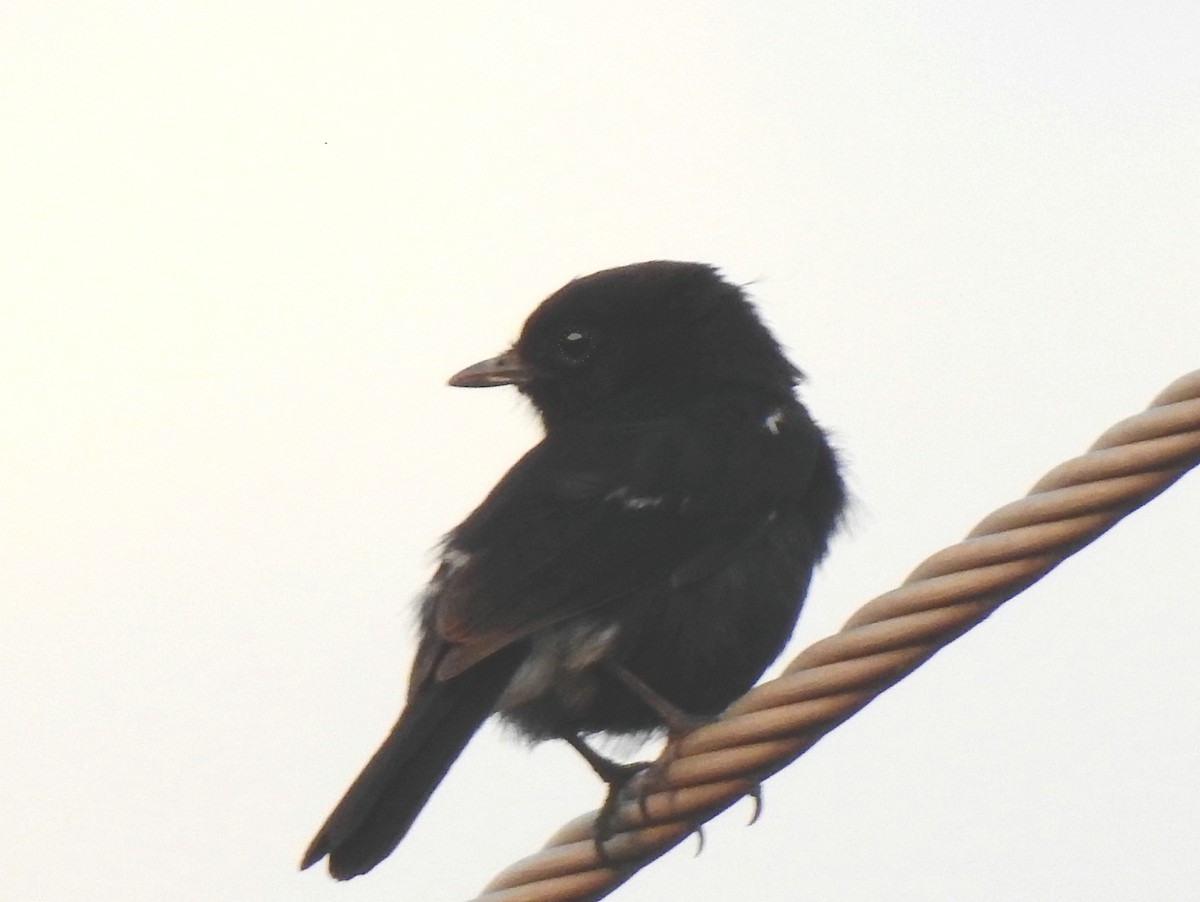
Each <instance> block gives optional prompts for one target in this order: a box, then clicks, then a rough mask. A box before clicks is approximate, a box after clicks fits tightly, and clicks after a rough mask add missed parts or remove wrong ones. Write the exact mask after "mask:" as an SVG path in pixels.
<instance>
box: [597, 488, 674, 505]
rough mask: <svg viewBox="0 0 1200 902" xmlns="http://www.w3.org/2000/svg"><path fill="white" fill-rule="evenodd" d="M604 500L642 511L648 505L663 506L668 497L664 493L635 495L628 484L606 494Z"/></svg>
mask: <svg viewBox="0 0 1200 902" xmlns="http://www.w3.org/2000/svg"><path fill="white" fill-rule="evenodd" d="M604 500H605V501H617V502H620V504H621V506H622V507H624V508H626V509H628V510H631V511H640V510H644V509H646V508H648V507H661V506H662V505H663V504H664V503H665V502H666V500H667V499H666V498H664V497H663V496H662V495H635V494H633V492H631V491H630V490H629V488H628V486H622V487H621V488H619V489H613V490H612V491H611V492H609V493H608V494H607V495H605V496H604Z"/></svg>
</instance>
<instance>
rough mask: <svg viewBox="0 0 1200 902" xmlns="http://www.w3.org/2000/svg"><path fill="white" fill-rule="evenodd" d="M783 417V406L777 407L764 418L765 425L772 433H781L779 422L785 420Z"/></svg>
mask: <svg viewBox="0 0 1200 902" xmlns="http://www.w3.org/2000/svg"><path fill="white" fill-rule="evenodd" d="M783 417H784V413H783V408H782V407H776V408H775V409H774V410H772V411H771V412H770V413H769V414H767V418H766V419H765V420H763V426H764V427H765V428H766V430H767V432H769V433H771V435H779V424H780V423H782V422H783Z"/></svg>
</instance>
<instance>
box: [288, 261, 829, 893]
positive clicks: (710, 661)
mask: <svg viewBox="0 0 1200 902" xmlns="http://www.w3.org/2000/svg"><path fill="white" fill-rule="evenodd" d="M800 378H801V376H800V372H799V371H798V370H797V369H796V368H795V367H793V366H792V364H791V363H790V362H789V361H788V360H787V358H786V357H785V356H784V354H783V352H782V351H781V350H780V348H779V345H778V344H777V343H776V341H775V340H774V338H773V337H772V336H771V334H770V332H769V331H768V330H767V329H766V327H765V326H764V325H763V324H762V322H761V320H760V319H759V318H758V316H757V314H756V312H755V310H754V308H753V306H752V305H751V304H750V303H749V302H748V301H747V299H746V297H745V295H744V293H743V291H742V290H741V288H739V287H738V286H736V285H733V284H730V283H729V282H726V281H724V280H723V279H722V278H721V277H720V276H719V274H718V273H717V271H716V270H714V269H713V268H712V267H709V266H705V265H702V264H697V263H678V262H669V261H656V262H650V263H640V264H634V265H631V266H624V267H620V268H617V269H611V270H605V271H603V272H599V273H595V274H593V275H590V276H587V277H584V278H580V279H576V280H575V281H573V282H571V283H569V284H568V285H566V286H565V287H564V288H562V289H560V290H559V291H557V292H556V293H555V294H553V295H551V296H550V297H549V298H548V299H547V300H546V301H545V302H543V303H542V305H541V306H540V307H538V309H537V310H535V311H534V312H533V314H532V315H531V316H530V317H529V319H528V321H527V322H526V323H525V327H524V329H523V330H522V332H521V336H520V338H519V339H518V341H517V343H516V345H515V346H514V347H513V348H512V349H511V350H509V351H507V352H505V353H504V354H502V355H500V356H499V357H496V358H492V359H491V360H486V361H483V362H482V363H479V364H476V365H475V366H473V367H468V368H467V369H466V370H463V371H462V372H461V373H459V374H458V375H456V376H455V377H454V378H453V379H452V380H451V384H453V385H460V386H487V385H504V384H515V385H516V386H517V387H518V388H519V389H520V391H521V392H522V393H523V394H525V395H526V396H527V397H528V398H529V400H530V401H531V402H532V403H533V405H534V407H535V408H536V409H537V411H538V413H539V414H540V415H541V418H542V421H543V424H544V426H545V432H546V434H545V438H543V439H542V441H541V442H539V443H538V444H537V445H536V446H535V447H534V448H533V449H532V450H530V451H529V452H528V453H527V454H526V455H525V456H524V457H523V458H522V459H521V460H520V461H518V462H517V464H516V465H515V466H514V467H513V468H512V469H511V470H510V471H509V472H508V473H507V474H506V475H505V476H504V478H503V479H501V480H500V482H499V484H498V485H497V486H496V487H495V488H494V489H493V490H492V492H491V493H490V494H489V495H488V496H487V498H486V499H484V501H483V503H482V504H481V505H480V506H479V507H478V508H477V509H476V510H475V511H474V512H473V513H472V514H471V515H470V516H468V517H467V519H466V520H464V521H463V522H462V523H461V524H460V525H459V526H458V527H456V528H455V529H454V530H453V531H451V532H450V533H449V535H447V536H446V538H445V541H444V544H443V546H442V556H441V562H440V565H439V567H438V569H437V571H436V573H435V575H434V577H433V579H432V581H431V582H430V585H429V587H428V589H427V590H426V592H425V594H424V596H423V599H422V602H421V604H422V608H421V627H420V631H421V641H420V645H419V648H418V651H417V655H416V660H415V662H414V665H413V671H412V676H411V680H410V683H409V694H408V701H407V705H406V707H405V709H404V711H403V712H402V713H401V715H400V718H399V720H398V721H397V723H396V725H395V726H394V728H393V729H392V732H391V734H390V735H389V736H388V737H387V739H386V740H385V741H384V743H383V745H382V747H381V748H380V749H379V751H378V752H376V754H375V756H374V757H373V758H372V759H371V761H370V762H369V763H368V764H367V766H366V768H365V769H364V770H363V772H362V774H361V775H360V776H359V777H358V779H357V780H356V781H355V782H354V784H353V785H352V786H351V787H350V789H349V791H348V792H347V793H346V795H345V797H344V798H343V799H342V800H341V802H340V803H339V804H338V806H337V807H336V809H335V810H334V812H333V814H331V815H330V817H329V819H328V820H327V821H326V823H325V825H324V826H323V827H322V828H321V830H320V831H319V832H318V833H317V835H316V837H315V838H314V839H313V841H312V844H311V845H310V847H309V849H308V851H307V852H306V854H305V856H304V860H303V865H302V866H303V867H308V866H310V865H312V864H313V863H315V862H317V861H319V860H320V859H321V858H323V857H325V856H328V857H329V869H330V872H331V873H332V874H333V875H334V876H335V877H338V878H341V879H344V878H348V877H353V876H355V875H357V874H361V873H365V872H366V871H368V870H370V869H371V868H372V867H374V866H375V865H376V864H378V863H379V862H380V861H381V860H382V859H383V858H385V857H386V856H387V855H388V854H390V853H391V851H392V850H393V849H394V848H395V847H396V845H397V844H398V843H399V842H400V840H401V839H403V837H404V835H405V834H406V833H407V832H408V829H409V827H410V826H411V825H412V822H413V820H414V819H415V818H416V816H417V814H418V813H419V812H420V810H421V808H422V807H423V806H424V805H425V803H426V801H427V800H428V798H429V795H430V794H431V793H432V792H433V790H434V789H435V788H436V786H437V784H438V783H439V782H440V781H441V779H442V777H443V776H444V775H445V773H446V771H447V770H448V769H449V767H450V765H451V764H452V763H453V762H454V760H455V758H456V757H457V756H458V754H459V753H460V752H461V750H462V748H463V747H464V746H465V745H466V743H467V741H468V740H469V739H470V738H471V736H472V735H473V734H474V732H475V731H476V729H477V728H478V727H479V725H480V724H481V723H482V722H483V720H485V719H486V718H487V717H488V716H489V715H490V714H492V713H493V712H498V713H499V714H500V715H501V716H502V717H504V718H505V719H506V720H507V721H509V722H510V723H512V724H514V725H515V726H516V727H517V728H519V729H520V730H521V731H523V732H524V733H525V734H526V735H528V736H529V737H530V738H532V739H547V738H553V737H558V738H566V739H568V740H570V741H571V742H572V744H574V745H576V746H577V747H579V746H580V745H581V742H582V738H583V737H586V736H588V735H590V734H593V733H600V732H603V733H608V734H631V733H645V732H649V731H654V730H661V729H670V730H672V731H673V732H678V731H679V730H680V729H682V728H683V726H684V724H682V723H681V722H680V721H679V719H678V718H677V717H674V716H673V715H675V714H685V715H687V716H688V717H691V718H704V717H711V716H714V715H716V714H718V713H719V712H720V711H721V710H722V709H724V708H725V707H726V706H727V705H728V704H729V703H730V702H731V701H733V700H734V699H735V698H737V697H738V696H739V695H741V694H742V693H744V692H745V691H746V690H747V689H749V688H750V686H751V685H753V683H754V682H755V681H756V680H757V679H758V678H759V677H760V676H761V675H762V673H763V671H764V670H765V669H766V667H767V666H768V665H769V664H770V663H771V661H773V660H774V659H775V657H776V656H777V655H778V654H779V652H780V651H781V650H782V648H783V645H784V643H785V642H786V641H787V639H788V637H789V636H790V634H791V631H792V628H793V626H794V624H795V621H796V617H797V615H798V614H799V611H800V606H801V604H802V602H803V600H804V596H805V593H806V591H807V589H808V583H809V578H810V576H811V574H812V569H813V567H814V566H815V565H816V563H817V562H818V561H819V560H820V559H821V557H822V556H823V555H824V553H825V550H826V546H827V543H828V540H829V537H830V536H831V534H832V533H833V531H834V530H835V528H836V526H837V523H838V521H839V518H840V516H841V512H842V509H843V505H844V489H843V485H842V480H841V477H840V475H839V471H838V464H837V459H836V456H835V454H834V452H833V451H832V449H831V448H830V446H829V443H828V441H827V440H826V436H825V434H824V433H823V432H822V430H821V429H820V428H818V426H817V425H816V424H815V423H814V422H813V420H812V419H811V418H810V416H809V415H808V412H807V410H806V409H805V408H804V406H803V405H802V404H800V402H799V401H798V400H797V399H796V396H795V393H794V388H795V385H796V384H797V382H798V381H799V380H800ZM590 760H592V763H593V766H595V759H590ZM610 776H611V775H610Z"/></svg>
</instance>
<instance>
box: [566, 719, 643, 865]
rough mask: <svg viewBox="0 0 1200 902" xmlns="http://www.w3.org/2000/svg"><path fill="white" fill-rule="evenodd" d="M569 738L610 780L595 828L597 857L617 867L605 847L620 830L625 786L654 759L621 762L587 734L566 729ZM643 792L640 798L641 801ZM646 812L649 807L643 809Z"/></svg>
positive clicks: (576, 749) (607, 780)
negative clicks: (603, 752)
mask: <svg viewBox="0 0 1200 902" xmlns="http://www.w3.org/2000/svg"><path fill="white" fill-rule="evenodd" d="M562 738H563V739H565V740H566V741H567V742H568V743H569V744H570V746H571V748H573V749H575V751H577V752H579V754H580V755H582V756H583V760H584V761H586V762H587V763H588V765H589V766H590V767H591V768H592V770H594V771H595V772H596V774H597V776H599V777H600V779H601V780H603V781H604V782H605V783H607V784H608V795H607V796H605V798H604V804H603V805H602V806H601V807H600V813H599V814H597V815H596V824H595V826H594V827H593V828H592V832H593V835H594V836H595V840H594V842H595V846H596V857H597V858H599V859H600V861H601V862H602V863H603V864H605V865H606V866H608V867H614V866H615V862H614V861H613V860H612V858H611V857H610V856H609V854H608V851H607V850H606V849H605V848H604V844H605V843H606V842H608V840H610V839H611V838H612V836H613V834H614V833H615V832H616V824H615V823H614V821H615V818H616V813H617V809H618V808H620V806H621V793H622V792H624V790H625V787H626V786H628V785H629V783H630V781H631V780H633V778H634V777H636V776H637V775H638V774H640V773H642V772H643V771H644V770H646V769H647V768H648V767H650V763H649V762H647V761H638V762H635V763H633V764H621V763H620V762H619V761H613V760H612V759H611V758H605V757H604V756H603V755H601V754H600V753H599V752H597V751H596V750H595V749H593V748H592V747H591V746H590V745H588V744H587V743H586V742H584V741H583V737H582V736H580V735H579V734H578V733H565V734H563V737H562ZM640 798H641V797H640V796H639V802H640ZM642 814H643V816H644V815H645V809H644V807H643V809H642Z"/></svg>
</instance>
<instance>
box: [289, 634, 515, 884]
mask: <svg viewBox="0 0 1200 902" xmlns="http://www.w3.org/2000/svg"><path fill="white" fill-rule="evenodd" d="M519 651H520V649H518V648H513V647H511V646H510V647H509V648H506V649H503V650H501V651H500V652H498V653H496V654H494V655H492V656H491V657H489V658H487V659H485V660H483V661H480V662H479V663H478V664H476V665H475V666H474V667H472V668H471V669H469V670H467V671H466V672H465V673H462V674H460V675H459V676H457V677H454V678H453V679H451V680H447V681H445V682H436V681H433V680H431V681H430V682H429V683H428V684H427V685H425V686H422V687H421V688H420V689H419V690H418V691H417V692H416V693H415V694H414V695H413V696H412V697H411V698H410V699H409V702H408V705H407V706H406V707H405V709H404V710H403V711H402V712H401V714H400V718H399V720H397V721H396V725H395V726H394V727H392V731H391V733H389V734H388V737H387V739H385V740H384V741H383V745H381V746H380V747H379V750H378V751H377V752H376V753H375V754H374V755H373V756H372V758H371V760H370V761H369V762H367V766H366V767H365V768H363V771H362V773H361V774H359V775H358V778H357V779H356V780H355V781H354V783H353V784H351V786H350V788H349V789H348V790H347V791H346V794H345V795H344V796H343V797H342V800H341V801H340V802H338V804H337V807H336V808H334V810H333V813H332V814H330V815H329V817H328V819H327V820H326V821H325V823H324V825H323V826H322V827H321V829H320V830H318V831H317V835H316V836H315V837H314V838H313V841H312V842H311V843H310V844H309V847H308V850H307V851H306V852H305V853H304V859H303V861H301V863H300V868H301V870H303V869H304V868H307V867H311V866H312V865H314V864H316V863H317V862H318V861H320V860H321V859H322V858H324V857H325V856H326V855H328V856H329V873H330V874H332V875H333V876H334V877H336V878H337V879H338V880H348V879H349V878H351V877H357V876H358V875H359V874H365V873H366V872H367V871H369V870H371V868H373V867H375V865H377V864H379V862H381V861H383V859H385V858H387V856H388V855H390V854H391V853H392V850H393V849H395V848H396V846H397V845H398V844H399V843H400V840H402V839H403V838H404V836H405V834H407V833H408V830H409V828H410V827H411V826H412V824H413V821H415V820H416V818H417V815H418V814H420V813H421V809H422V808H424V807H425V803H426V802H427V801H429V797H430V795H432V794H433V791H434V790H435V789H436V788H437V785H438V784H439V783H440V782H441V781H442V778H443V777H445V776H446V772H447V771H448V770H449V769H450V765H452V764H453V763H454V760H455V759H456V758H457V757H458V755H459V753H460V752H461V751H462V749H463V747H464V746H465V745H466V744H467V742H468V741H469V740H470V738H471V737H472V736H473V735H474V734H475V731H476V730H478V729H479V726H480V725H481V724H482V723H483V721H484V720H485V719H487V716H488V715H489V714H490V713H491V712H492V710H493V709H494V707H495V705H496V701H497V699H499V697H500V694H501V693H502V692H503V691H504V688H505V687H506V686H507V685H508V682H509V680H510V678H511V677H512V675H513V673H515V672H516V669H517V667H518V666H519V665H520V663H521V659H522V657H523V655H522V654H519V653H518V652H519Z"/></svg>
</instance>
